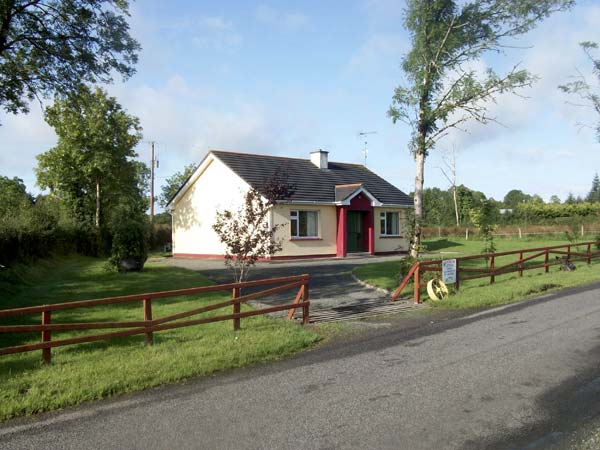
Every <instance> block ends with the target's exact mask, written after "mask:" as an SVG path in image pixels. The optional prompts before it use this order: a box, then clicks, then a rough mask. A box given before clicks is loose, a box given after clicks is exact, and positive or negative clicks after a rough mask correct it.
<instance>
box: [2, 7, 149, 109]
mask: <svg viewBox="0 0 600 450" xmlns="http://www.w3.org/2000/svg"><path fill="white" fill-rule="evenodd" d="M128 15H129V12H128V1H127V0H2V1H0V106H1V107H2V108H3V109H4V110H5V111H7V112H11V113H15V114H16V113H18V112H27V110H28V104H29V102H30V101H31V100H33V99H34V98H36V97H37V98H38V99H39V98H40V97H46V96H49V95H51V94H52V93H56V94H59V95H60V96H61V97H62V96H64V95H65V94H68V93H73V92H75V91H77V89H78V85H79V83H82V82H92V83H93V82H104V83H106V82H110V81H112V77H113V76H114V74H115V73H118V74H121V75H122V76H123V77H124V78H128V77H130V76H131V75H132V74H133V73H134V69H133V66H134V65H135V63H136V62H137V58H138V56H137V54H138V51H139V49H140V45H139V44H138V43H137V42H136V41H135V40H134V39H133V38H132V37H131V36H130V35H129V25H128V24H127V21H126V17H127V16H128Z"/></svg>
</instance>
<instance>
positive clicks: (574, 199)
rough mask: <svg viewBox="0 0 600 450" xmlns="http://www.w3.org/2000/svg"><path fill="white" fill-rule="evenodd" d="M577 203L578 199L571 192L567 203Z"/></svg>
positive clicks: (566, 200)
mask: <svg viewBox="0 0 600 450" xmlns="http://www.w3.org/2000/svg"><path fill="white" fill-rule="evenodd" d="M575 203H577V199H576V198H575V196H574V195H573V193H572V192H569V195H567V198H566V199H565V205H574V204H575Z"/></svg>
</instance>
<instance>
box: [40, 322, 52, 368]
mask: <svg viewBox="0 0 600 450" xmlns="http://www.w3.org/2000/svg"><path fill="white" fill-rule="evenodd" d="M50 323H52V311H42V325H50ZM51 340H52V332H51V331H49V330H44V331H42V342H50V341H51ZM42 360H43V361H44V364H50V363H51V362H52V349H51V348H44V349H42Z"/></svg>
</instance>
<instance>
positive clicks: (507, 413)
mask: <svg viewBox="0 0 600 450" xmlns="http://www.w3.org/2000/svg"><path fill="white" fill-rule="evenodd" d="M420 320H423V319H422V317H421V319H420ZM429 320H430V319H428V322H427V323H428V324H427V325H425V326H420V327H417V328H414V327H412V328H411V327H407V326H406V324H403V322H402V321H398V322H396V319H394V318H390V319H387V322H385V321H381V320H380V321H378V322H377V323H372V325H371V326H368V325H367V326H364V330H363V331H361V332H360V333H358V334H355V335H353V336H351V337H350V338H347V339H343V340H339V341H337V342H333V343H331V344H328V345H325V346H322V347H321V348H318V349H316V350H313V351H310V352H306V353H303V354H300V355H298V356H296V357H294V358H289V359H287V360H284V361H280V362H277V363H273V364H268V365H262V366H257V367H253V368H249V369H242V370H235V371H232V372H229V373H227V374H218V375H215V376H213V377H209V378H203V379H197V380H193V381H190V382H188V383H184V384H180V385H175V386H166V387H162V388H158V389H153V390H149V391H147V392H144V393H141V394H137V395H131V396H124V397H121V398H119V399H115V400H109V401H103V402H98V403H94V404H90V405H86V406H83V407H80V408H74V409H70V410H68V411H66V412H63V413H55V414H48V415H42V416H40V417H38V418H34V419H29V420H19V421H13V422H10V423H7V424H4V425H3V426H1V427H0V449H11V450H15V449H30V448H31V449H34V448H35V449H42V448H43V449H59V448H60V449H83V448H85V449H94V448H97V449H407V450H420V449H424V450H425V449H426V450H433V449H435V450H439V449H442V450H452V449H477V450H483V449H486V450H487V449H533V450H535V449H545V450H546V449H550V448H552V449H554V448H562V447H561V445H563V443H564V440H565V439H566V438H567V437H568V436H569V435H570V433H571V431H572V430H573V429H575V428H576V427H578V426H579V425H580V424H582V423H585V421H586V420H587V419H589V418H591V417H597V416H598V415H599V413H600V367H599V361H600V359H599V358H600V285H597V286H595V288H594V289H591V288H587V289H579V290H574V291H570V292H569V293H568V294H566V295H565V294H563V295H553V296H548V297H545V298H542V299H537V300H533V301H528V302H526V303H523V304H520V305H516V306H512V307H508V308H505V309H502V310H493V311H488V312H486V313H483V314H479V315H476V316H469V317H463V318H454V319H449V320H443V321H440V322H435V323H429ZM435 320H437V319H434V321H435ZM361 329H362V328H361Z"/></svg>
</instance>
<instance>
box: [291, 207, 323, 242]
mask: <svg viewBox="0 0 600 450" xmlns="http://www.w3.org/2000/svg"><path fill="white" fill-rule="evenodd" d="M302 213H305V214H307V213H314V214H315V216H316V220H317V223H316V230H315V234H314V235H307V236H300V234H299V233H300V214H302ZM319 221H320V218H319V211H318V210H310V209H293V210H291V211H290V236H291V238H292V239H315V238H319V230H320V227H319ZM294 222H296V234H294ZM307 232H308V227H307Z"/></svg>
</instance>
